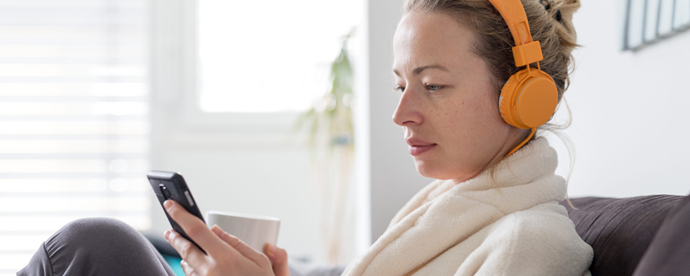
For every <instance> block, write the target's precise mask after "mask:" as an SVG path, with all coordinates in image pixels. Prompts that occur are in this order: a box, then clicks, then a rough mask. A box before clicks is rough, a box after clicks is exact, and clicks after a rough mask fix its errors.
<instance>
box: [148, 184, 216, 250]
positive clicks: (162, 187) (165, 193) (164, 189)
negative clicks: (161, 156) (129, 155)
mask: <svg viewBox="0 0 690 276" xmlns="http://www.w3.org/2000/svg"><path fill="white" fill-rule="evenodd" d="M146 177H147V178H148V179H149V183H150V184H151V188H153V192H154V193H155V194H156V198H158V201H159V202H160V204H161V207H162V208H163V212H164V213H165V216H166V217H168V221H170V225H171V226H172V228H173V230H175V231H176V232H177V233H180V235H182V236H183V237H184V238H185V239H187V240H189V241H191V242H192V243H194V245H196V246H197V247H199V249H201V251H203V252H204V253H206V251H204V249H203V248H201V246H199V245H198V244H197V243H196V242H194V240H192V238H190V237H189V236H188V235H187V233H185V232H184V230H182V227H180V225H179V224H177V222H175V221H174V220H173V219H172V218H171V217H170V215H168V212H167V211H165V207H164V206H163V202H165V201H166V200H168V199H172V200H174V201H176V202H177V203H179V204H180V205H182V206H183V207H184V208H185V209H186V210H187V212H189V213H191V214H192V215H194V216H196V217H198V218H199V219H201V221H203V222H204V223H206V221H205V220H204V217H203V216H202V215H201V211H199V206H198V205H197V204H196V201H194V197H193V196H192V192H191V191H190V190H189V187H187V183H186V182H185V181H184V178H183V177H182V175H180V174H179V173H176V172H165V171H150V172H149V173H147V174H146Z"/></svg>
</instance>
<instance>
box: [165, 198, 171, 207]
mask: <svg viewBox="0 0 690 276" xmlns="http://www.w3.org/2000/svg"><path fill="white" fill-rule="evenodd" d="M163 207H165V209H170V207H172V200H170V199H168V200H166V201H165V202H163Z"/></svg>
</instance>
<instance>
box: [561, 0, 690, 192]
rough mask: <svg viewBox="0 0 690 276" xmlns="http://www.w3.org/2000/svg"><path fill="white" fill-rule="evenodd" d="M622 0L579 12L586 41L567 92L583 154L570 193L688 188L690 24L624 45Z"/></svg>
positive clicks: (572, 133) (577, 22)
mask: <svg viewBox="0 0 690 276" xmlns="http://www.w3.org/2000/svg"><path fill="white" fill-rule="evenodd" d="M616 2H620V1H596V2H592V1H589V2H588V1H583V3H582V8H581V9H580V10H579V11H578V12H577V13H576V14H575V17H574V24H575V28H576V30H577V32H578V43H579V44H581V45H582V47H581V48H580V49H577V50H575V51H574V55H575V60H576V64H577V67H576V70H575V73H574V74H573V75H572V79H571V80H572V85H571V87H570V89H569V90H568V91H567V92H566V98H567V100H568V102H569V103H570V107H571V109H572V114H573V125H572V127H571V128H570V129H568V130H567V131H566V134H568V135H569V136H570V137H571V138H572V139H573V142H574V145H575V149H576V158H577V160H576V162H575V170H574V171H573V174H572V178H571V182H570V186H569V194H570V196H573V197H577V196H586V195H595V196H606V197H628V196H637V195H646V194H678V195H685V194H688V192H690V178H689V177H688V173H690V162H689V161H688V156H689V155H690V144H688V140H689V139H688V138H689V137H690V129H689V127H690V123H689V122H688V113H687V110H688V107H687V103H688V102H690V86H688V79H690V31H687V30H686V31H685V32H684V33H680V34H678V35H676V36H674V37H671V38H669V39H666V40H663V41H660V42H659V43H656V44H653V45H650V46H649V47H646V48H643V49H641V50H639V51H638V52H621V51H620V48H621V46H620V45H621V43H620V40H619V39H620V30H619V26H620V24H619V21H618V20H620V18H619V17H618V16H617V15H618V11H619V10H620V9H622V8H623V7H622V6H620V5H618V4H617V3H616ZM561 150H562V149H561ZM560 155H561V156H564V155H565V154H564V152H563V151H561V154H560ZM559 171H560V172H562V173H567V169H565V168H560V169H559Z"/></svg>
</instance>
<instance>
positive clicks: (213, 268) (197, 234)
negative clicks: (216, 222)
mask: <svg viewBox="0 0 690 276" xmlns="http://www.w3.org/2000/svg"><path fill="white" fill-rule="evenodd" d="M164 206H165V209H166V211H167V212H168V215H170V217H172V219H173V220H175V222H177V224H179V225H180V226H181V227H182V229H184V231H185V232H186V233H187V235H189V237H191V238H192V239H194V241H195V242H196V243H197V244H198V245H199V246H201V247H202V248H204V250H205V251H206V254H204V253H203V252H202V251H201V250H200V249H199V248H198V247H196V246H195V245H194V244H193V243H192V242H190V241H188V240H187V239H185V238H184V237H182V236H181V235H180V234H178V233H177V232H175V231H173V230H168V231H166V232H165V239H166V240H167V241H168V243H170V244H171V245H172V246H173V247H174V248H175V250H177V252H178V253H180V256H181V257H182V262H181V265H182V269H183V270H184V272H185V274H186V275H187V276H192V275H194V276H197V275H198V276H201V275H209V276H210V275H252V276H253V275H257V276H262V275H266V276H268V275H276V276H289V275H290V271H289V270H288V265H287V253H286V252H285V250H283V249H279V248H276V247H274V246H271V245H268V244H267V245H266V246H265V247H264V251H265V252H266V255H264V254H261V253H260V252H258V251H256V250H254V249H253V248H251V247H249V246H248V245H247V244H245V243H244V242H242V241H240V240H239V239H238V238H236V237H234V236H232V235H230V234H228V233H226V232H225V231H223V230H222V229H221V228H220V227H218V226H214V227H213V228H212V229H209V228H208V227H206V224H204V222H203V221H201V220H200V219H199V218H197V217H195V216H194V215H192V214H190V213H189V212H187V210H185V209H184V207H182V206H181V205H179V204H178V203H177V202H174V201H172V200H167V201H166V202H165V204H164ZM269 257H270V259H269ZM271 262H273V264H271Z"/></svg>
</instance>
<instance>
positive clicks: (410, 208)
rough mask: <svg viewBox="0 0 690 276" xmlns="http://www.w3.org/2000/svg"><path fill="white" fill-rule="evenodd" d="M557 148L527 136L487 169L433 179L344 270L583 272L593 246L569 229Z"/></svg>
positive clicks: (352, 272)
mask: <svg viewBox="0 0 690 276" xmlns="http://www.w3.org/2000/svg"><path fill="white" fill-rule="evenodd" d="M557 162H558V159H557V155H556V151H555V150H554V149H553V148H551V147H550V146H549V144H548V142H547V141H546V139H544V138H538V139H536V140H534V141H532V142H531V143H530V144H528V145H527V146H525V147H523V148H522V149H521V150H519V151H517V152H516V153H514V154H513V155H511V156H509V157H508V158H506V159H505V160H503V161H502V162H501V163H499V164H498V166H499V167H498V170H497V171H496V173H495V175H494V181H492V180H491V176H490V175H489V173H488V172H484V173H482V174H480V175H479V176H477V177H475V178H473V179H470V180H468V181H466V182H463V183H460V184H457V185H454V184H453V183H452V181H450V180H446V181H440V180H437V181H434V182H432V183H431V184H429V185H428V186H427V187H425V188H424V189H422V190H421V191H420V192H419V193H417V194H416V195H415V196H414V197H413V198H412V199H411V200H410V201H409V202H408V203H407V204H406V205H405V207H403V208H402V209H401V210H400V211H399V212H398V214H397V215H396V216H395V218H394V219H393V221H392V222H391V224H390V226H389V227H388V230H386V232H385V233H384V234H383V235H382V236H381V237H380V238H379V239H378V240H377V241H376V243H374V244H373V245H372V246H371V247H370V248H369V249H368V250H367V252H365V254H364V255H363V256H361V257H360V258H359V259H358V260H356V261H355V262H354V263H352V264H351V265H350V266H349V267H348V268H347V270H346V271H345V272H344V273H343V275H348V276H350V275H456V276H465V275H530V276H538V275H545V276H546V275H548V276H553V275H573V276H582V275H590V273H589V270H588V268H589V265H590V263H591V261H592V248H591V247H590V246H589V245H588V244H586V243H585V242H584V241H582V239H581V238H580V237H579V236H578V234H577V233H576V232H575V226H574V225H573V222H572V221H571V220H570V219H569V218H568V214H567V211H566V209H565V208H564V207H563V206H561V205H559V202H560V201H562V200H563V199H564V198H565V193H566V185H565V180H564V179H563V178H562V177H560V176H557V175H555V174H554V171H555V170H556V166H557Z"/></svg>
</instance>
